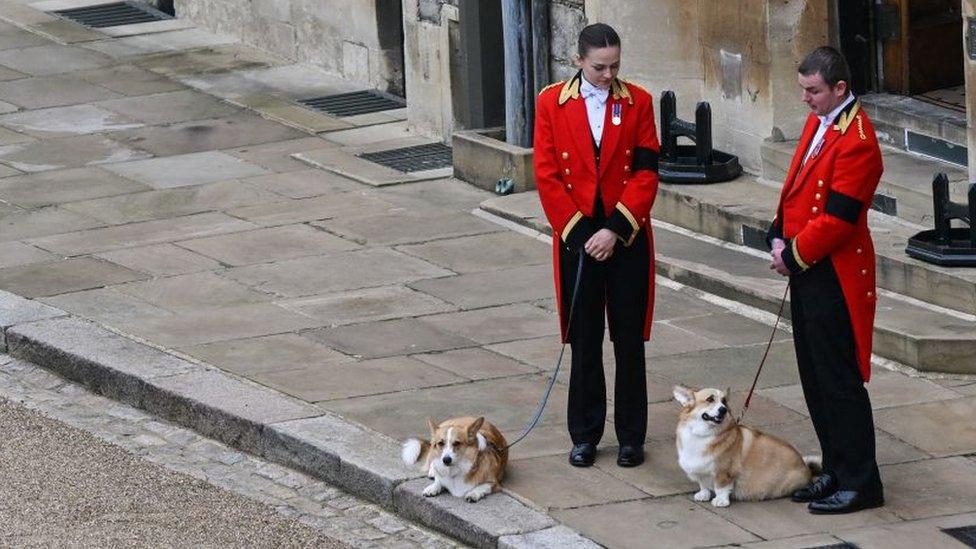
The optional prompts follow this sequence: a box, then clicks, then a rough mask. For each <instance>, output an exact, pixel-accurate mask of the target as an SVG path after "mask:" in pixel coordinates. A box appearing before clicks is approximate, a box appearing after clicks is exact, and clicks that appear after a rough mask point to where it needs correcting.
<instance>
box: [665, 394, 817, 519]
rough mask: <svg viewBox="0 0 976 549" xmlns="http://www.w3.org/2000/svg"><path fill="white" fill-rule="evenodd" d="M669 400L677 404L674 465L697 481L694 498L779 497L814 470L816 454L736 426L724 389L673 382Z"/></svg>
mask: <svg viewBox="0 0 976 549" xmlns="http://www.w3.org/2000/svg"><path fill="white" fill-rule="evenodd" d="M674 399H675V400H677V401H678V403H679V404H681V406H682V408H681V414H680V415H679V417H678V427H677V429H676V435H677V439H676V444H677V447H678V464H679V465H681V469H682V470H684V472H685V474H686V475H688V478H690V479H691V480H694V481H696V482H698V487H699V488H700V489H699V490H698V492H697V493H696V494H695V501H708V500H711V502H712V505H714V506H715V507H726V506H728V505H729V497H730V496H731V497H734V498H735V499H737V500H740V501H748V500H753V501H756V500H763V499H773V498H780V497H783V496H786V495H789V494H791V493H792V492H793V491H794V490H797V489H798V488H802V487H804V486H806V485H807V484H809V483H810V479H811V478H812V476H813V475H814V474H815V473H818V472H819V469H820V459H819V458H815V457H802V456H800V453H799V452H797V451H796V449H795V448H793V447H792V446H790V444H789V443H788V442H786V441H784V440H782V439H779V438H776V437H774V436H772V435H767V434H765V433H762V432H760V431H758V430H756V429H752V428H749V427H743V426H742V425H739V424H738V423H737V422H736V421H735V420H734V419H733V418H732V417H731V416H732V413H731V412H730V410H729V406H728V399H727V391H725V392H723V391H720V390H718V389H701V390H698V391H695V390H692V389H689V388H687V387H683V386H681V385H676V386H675V387H674ZM712 491H714V492H715V497H714V498H713V497H712Z"/></svg>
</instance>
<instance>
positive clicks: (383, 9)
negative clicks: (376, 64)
mask: <svg viewBox="0 0 976 549" xmlns="http://www.w3.org/2000/svg"><path fill="white" fill-rule="evenodd" d="M376 31H377V35H378V37H379V42H380V49H382V50H383V55H384V56H385V57H386V63H387V67H389V71H390V72H389V74H390V78H389V83H388V85H387V88H386V90H385V91H386V92H387V93H390V94H393V95H396V96H397V97H404V98H405V97H406V95H407V94H406V85H405V83H404V80H403V78H404V77H403V73H404V59H403V2H402V0H376Z"/></svg>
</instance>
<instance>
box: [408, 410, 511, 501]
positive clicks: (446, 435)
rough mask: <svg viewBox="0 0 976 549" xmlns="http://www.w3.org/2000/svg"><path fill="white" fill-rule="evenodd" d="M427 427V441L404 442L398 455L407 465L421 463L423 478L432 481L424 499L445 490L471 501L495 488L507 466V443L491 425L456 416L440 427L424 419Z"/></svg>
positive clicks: (476, 419) (478, 419)
mask: <svg viewBox="0 0 976 549" xmlns="http://www.w3.org/2000/svg"><path fill="white" fill-rule="evenodd" d="M427 425H428V427H430V440H429V441H422V440H419V439H416V438H411V439H408V440H407V441H406V442H404V443H403V452H402V457H403V461H404V462H405V463H406V464H407V465H412V464H414V463H417V461H418V460H420V459H423V460H424V469H425V470H426V471H427V476H429V477H430V478H431V479H433V482H431V483H430V484H429V485H427V487H426V488H424V495H425V496H428V497H431V496H436V495H437V494H439V493H441V492H443V491H444V490H445V489H446V490H447V491H448V492H450V493H451V494H452V495H454V496H457V497H461V496H464V499H466V500H468V501H472V502H474V501H478V500H479V499H481V498H483V497H485V496H487V495H488V494H490V493H492V492H494V491H496V490H498V489H499V487H500V486H501V481H502V477H504V476H505V466H506V465H507V464H508V444H507V443H506V442H505V437H503V436H502V434H501V432H499V430H498V429H497V428H496V427H495V426H494V425H492V424H491V423H489V422H487V421H485V418H483V417H479V418H473V417H458V418H454V419H449V420H447V421H445V422H443V423H441V424H440V425H437V424H435V423H434V422H433V421H432V420H429V419H428V420H427Z"/></svg>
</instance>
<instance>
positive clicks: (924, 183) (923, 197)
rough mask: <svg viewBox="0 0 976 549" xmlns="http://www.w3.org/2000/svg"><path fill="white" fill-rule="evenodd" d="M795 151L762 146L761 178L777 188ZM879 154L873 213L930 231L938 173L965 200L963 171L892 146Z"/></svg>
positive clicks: (790, 145) (785, 145) (785, 144)
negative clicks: (880, 171) (880, 168)
mask: <svg viewBox="0 0 976 549" xmlns="http://www.w3.org/2000/svg"><path fill="white" fill-rule="evenodd" d="M795 148H796V141H782V142H772V141H767V142H765V143H763V145H762V149H761V151H762V165H763V178H764V179H767V180H769V181H771V182H775V183H776V184H777V185H779V184H780V183H781V182H782V181H783V180H784V179H786V172H787V171H788V170H789V168H790V161H791V160H792V158H793V151H794V149H795ZM881 152H882V156H883V158H884V173H883V174H882V175H881V183H880V185H878V190H877V193H876V194H875V206H874V207H875V209H876V210H878V211H880V212H882V213H887V214H892V215H896V216H897V217H899V218H901V219H904V220H906V221H908V222H911V223H915V224H917V225H919V226H921V227H924V228H931V227H932V225H933V219H932V178H933V177H934V176H935V174H937V173H945V174H946V175H947V176H948V177H949V193H950V196H951V198H952V199H953V200H955V201H957V202H965V201H966V193H967V192H968V191H969V181H968V174H967V172H966V169H965V168H962V167H960V166H956V165H955V164H950V163H949V162H942V161H940V160H936V159H934V158H926V157H923V156H919V155H916V154H911V153H907V152H905V151H902V150H899V149H895V148H893V147H882V148H881Z"/></svg>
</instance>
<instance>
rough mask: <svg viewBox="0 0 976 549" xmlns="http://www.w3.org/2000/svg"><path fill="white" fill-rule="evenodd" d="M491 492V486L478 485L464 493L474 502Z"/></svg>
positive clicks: (466, 497)
mask: <svg viewBox="0 0 976 549" xmlns="http://www.w3.org/2000/svg"><path fill="white" fill-rule="evenodd" d="M490 493H491V487H482V486H478V487H476V488H472V489H471V490H468V493H467V494H464V499H466V500H468V501H470V502H471V503H474V502H476V501H478V500H480V499H483V498H484V497H485V496H487V495H488V494H490Z"/></svg>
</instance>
